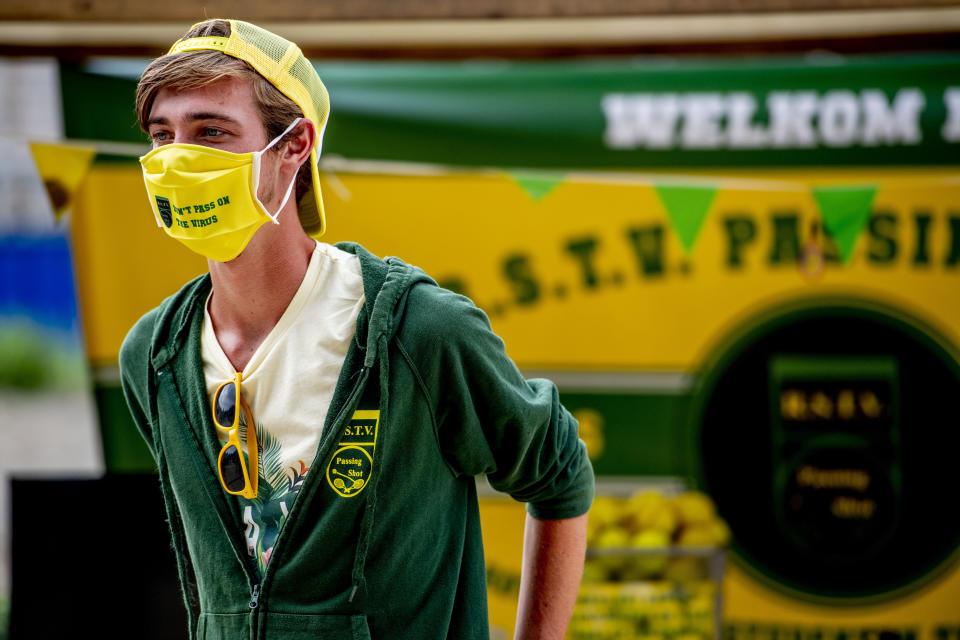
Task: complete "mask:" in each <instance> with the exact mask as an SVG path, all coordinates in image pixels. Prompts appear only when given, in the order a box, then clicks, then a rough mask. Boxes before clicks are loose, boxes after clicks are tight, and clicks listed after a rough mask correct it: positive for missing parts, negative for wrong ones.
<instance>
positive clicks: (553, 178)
mask: <svg viewBox="0 0 960 640" xmlns="http://www.w3.org/2000/svg"><path fill="white" fill-rule="evenodd" d="M510 177H512V178H513V179H514V181H515V182H516V183H517V184H518V185H520V187H521V188H522V189H523V190H524V191H526V192H527V195H528V196H530V197H531V198H533V199H534V200H537V201H539V200H543V199H544V198H545V197H546V196H547V194H548V193H550V192H551V191H553V189H554V188H555V187H556V186H557V185H558V184H560V183H562V182H563V180H564V176H563V175H562V174H559V173H556V174H552V173H511V174H510Z"/></svg>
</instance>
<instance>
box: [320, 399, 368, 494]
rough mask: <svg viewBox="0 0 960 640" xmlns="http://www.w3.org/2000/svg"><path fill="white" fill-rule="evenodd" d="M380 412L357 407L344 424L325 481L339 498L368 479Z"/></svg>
mask: <svg viewBox="0 0 960 640" xmlns="http://www.w3.org/2000/svg"><path fill="white" fill-rule="evenodd" d="M379 424H380V411H378V410H370V409H360V410H357V411H354V412H353V416H352V417H351V418H350V421H349V422H348V423H347V424H346V425H345V426H344V428H343V434H342V435H341V436H340V442H339V443H338V444H337V450H336V453H334V454H333V457H332V458H331V459H330V462H329V463H328V464H327V484H329V485H330V488H331V489H333V490H334V491H336V492H337V495H339V496H341V497H343V498H352V497H353V496H355V495H357V494H358V493H360V492H361V491H363V489H364V488H365V487H366V486H367V484H368V483H369V482H370V476H371V473H372V470H373V453H374V451H375V450H376V447H377V432H378V426H379Z"/></svg>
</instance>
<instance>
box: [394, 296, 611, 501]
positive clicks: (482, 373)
mask: <svg viewBox="0 0 960 640" xmlns="http://www.w3.org/2000/svg"><path fill="white" fill-rule="evenodd" d="M411 294H412V296H411V299H410V301H409V304H408V309H407V316H408V317H407V318H406V319H405V321H404V328H405V330H406V331H405V333H406V334H407V335H409V332H410V330H411V327H410V323H409V320H410V316H413V317H415V318H416V319H417V321H416V323H415V324H416V326H415V327H413V331H414V332H415V339H416V340H417V342H418V344H419V345H422V346H420V349H418V351H420V352H421V353H423V354H425V355H424V357H422V358H418V360H420V362H421V363H423V364H422V367H423V370H422V371H421V372H420V373H421V375H422V376H423V378H424V383H425V385H426V387H427V393H428V395H429V396H430V400H431V402H432V403H433V404H434V412H435V420H436V429H437V440H438V442H439V445H440V448H441V450H442V453H443V456H444V459H445V460H446V461H447V464H448V465H449V466H450V468H451V470H452V471H453V472H454V473H456V474H458V475H464V476H477V475H480V474H485V475H486V476H487V479H488V480H489V482H490V484H491V486H493V487H494V488H495V489H497V490H498V491H503V492H506V493H509V494H510V495H511V496H513V497H514V498H515V499H517V500H520V501H522V502H526V503H527V510H528V512H529V513H530V514H531V515H532V516H534V517H535V518H539V519H541V520H559V519H564V518H572V517H575V516H579V515H582V514H584V513H586V512H587V510H588V509H589V508H590V504H591V502H592V500H593V489H594V478H593V468H592V467H591V465H590V460H589V458H588V457H587V452H586V447H585V446H584V444H583V442H582V441H581V440H580V439H579V438H578V436H577V422H576V420H574V418H573V417H572V416H571V415H570V413H569V412H567V410H566V409H564V408H563V406H562V405H561V404H560V399H559V394H558V393H557V389H556V387H555V386H554V385H553V383H551V382H550V381H548V380H542V379H534V380H525V379H524V378H523V376H522V375H521V374H520V372H519V370H518V369H517V367H516V365H514V363H513V361H512V360H510V358H509V357H508V356H507V354H506V352H505V350H504V344H503V341H502V340H501V339H500V338H499V337H498V336H497V335H496V334H494V333H493V331H492V330H491V328H490V323H489V321H488V320H487V316H486V315H485V314H484V313H483V312H482V311H481V310H480V309H478V308H477V307H476V306H474V305H473V303H472V302H471V301H470V300H469V299H468V298H465V297H463V296H460V295H457V294H454V293H452V292H450V291H447V290H445V289H439V288H437V287H427V286H421V287H415V288H414V290H413V291H412V292H411ZM411 312H412V313H411Z"/></svg>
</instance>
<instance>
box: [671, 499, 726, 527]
mask: <svg viewBox="0 0 960 640" xmlns="http://www.w3.org/2000/svg"><path fill="white" fill-rule="evenodd" d="M673 506H674V509H675V510H676V513H677V515H678V516H679V518H680V523H681V524H683V525H685V526H691V525H698V524H707V523H708V522H710V521H711V520H713V519H714V518H715V517H716V515H717V509H716V507H715V506H714V504H713V500H711V499H710V496H708V495H706V494H705V493H701V492H699V491H688V492H686V493H683V494H681V495H679V496H676V497H675V498H674V499H673Z"/></svg>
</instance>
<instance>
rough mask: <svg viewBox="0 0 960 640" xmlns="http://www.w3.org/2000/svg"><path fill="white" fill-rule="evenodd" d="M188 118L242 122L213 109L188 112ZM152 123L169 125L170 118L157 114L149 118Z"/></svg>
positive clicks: (149, 122)
mask: <svg viewBox="0 0 960 640" xmlns="http://www.w3.org/2000/svg"><path fill="white" fill-rule="evenodd" d="M187 120H189V121H191V122H196V121H198V120H219V121H220V122H226V123H229V124H240V123H239V122H238V121H237V120H235V119H233V118H231V117H230V116H228V115H226V114H223V113H215V112H212V111H197V112H194V113H188V114H187ZM152 124H159V125H169V124H170V120H168V119H167V118H164V117H163V116H156V117H153V118H150V119H149V120H147V126H148V127H149V126H150V125H152Z"/></svg>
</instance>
